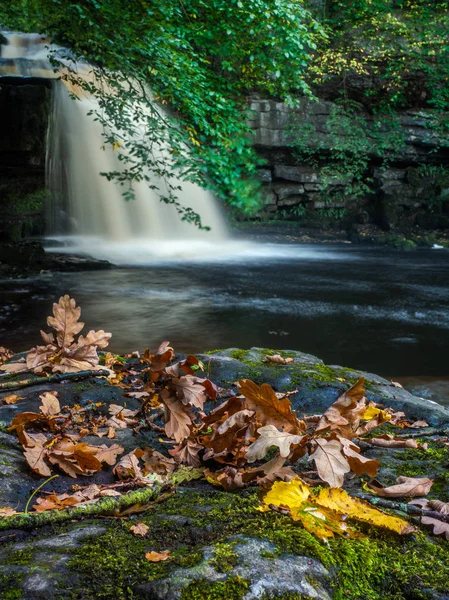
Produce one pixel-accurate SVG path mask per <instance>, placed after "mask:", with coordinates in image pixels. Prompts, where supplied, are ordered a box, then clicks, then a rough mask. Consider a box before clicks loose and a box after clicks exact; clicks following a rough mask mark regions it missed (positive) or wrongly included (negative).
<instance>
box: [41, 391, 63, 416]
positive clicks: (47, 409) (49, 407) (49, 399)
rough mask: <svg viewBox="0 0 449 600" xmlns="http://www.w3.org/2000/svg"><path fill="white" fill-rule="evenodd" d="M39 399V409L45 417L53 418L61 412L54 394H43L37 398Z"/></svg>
mask: <svg viewBox="0 0 449 600" xmlns="http://www.w3.org/2000/svg"><path fill="white" fill-rule="evenodd" d="M39 399H40V401H41V403H42V404H41V406H40V407H39V409H40V411H41V413H42V414H43V415H45V416H46V417H53V416H54V415H57V414H58V413H60V412H61V407H60V405H59V400H58V398H57V393H56V392H45V393H44V394H42V395H41V396H39Z"/></svg>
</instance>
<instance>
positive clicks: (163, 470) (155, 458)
mask: <svg viewBox="0 0 449 600" xmlns="http://www.w3.org/2000/svg"><path fill="white" fill-rule="evenodd" d="M169 452H170V453H171V452H172V451H171V450H169ZM141 458H142V460H143V461H144V463H145V475H146V474H148V473H158V475H167V473H172V472H173V471H174V470H175V468H176V463H175V461H174V460H173V458H167V457H166V456H164V455H163V454H161V453H160V452H157V450H154V449H153V448H145V451H144V453H143V454H142V456H141Z"/></svg>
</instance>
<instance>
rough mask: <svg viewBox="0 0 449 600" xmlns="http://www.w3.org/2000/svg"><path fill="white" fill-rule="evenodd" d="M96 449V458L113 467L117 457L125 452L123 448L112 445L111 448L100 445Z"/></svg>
mask: <svg viewBox="0 0 449 600" xmlns="http://www.w3.org/2000/svg"><path fill="white" fill-rule="evenodd" d="M97 447H98V450H99V451H98V452H97V454H96V458H97V459H98V460H99V461H100V462H105V463H107V464H108V465H111V466H112V465H115V463H116V462H117V455H118V454H122V453H123V452H124V451H125V449H124V448H123V446H120V445H119V444H112V446H105V445H104V444H102V445H101V446H97Z"/></svg>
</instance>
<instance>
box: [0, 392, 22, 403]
mask: <svg viewBox="0 0 449 600" xmlns="http://www.w3.org/2000/svg"><path fill="white" fill-rule="evenodd" d="M19 400H23V397H22V396H17V394H10V395H9V396H3V398H2V399H1V401H2V402H4V403H5V404H16V403H17V402H18V401H19Z"/></svg>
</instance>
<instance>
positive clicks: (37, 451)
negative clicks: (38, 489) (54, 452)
mask: <svg viewBox="0 0 449 600" xmlns="http://www.w3.org/2000/svg"><path fill="white" fill-rule="evenodd" d="M24 455H25V460H26V461H27V463H28V464H29V465H30V467H31V468H32V470H33V471H34V472H35V473H37V474H38V475H41V476H42V477H50V475H51V470H50V468H49V466H48V465H47V463H46V462H45V460H44V459H45V458H46V457H47V449H46V448H44V447H43V446H38V445H36V446H34V447H33V448H25V451H24Z"/></svg>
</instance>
